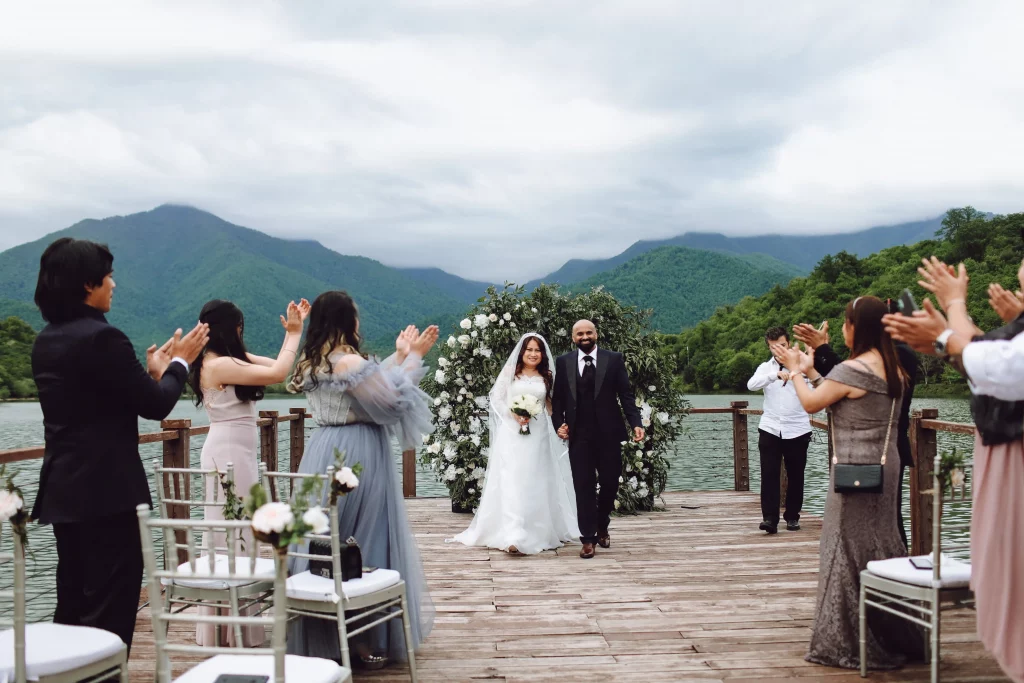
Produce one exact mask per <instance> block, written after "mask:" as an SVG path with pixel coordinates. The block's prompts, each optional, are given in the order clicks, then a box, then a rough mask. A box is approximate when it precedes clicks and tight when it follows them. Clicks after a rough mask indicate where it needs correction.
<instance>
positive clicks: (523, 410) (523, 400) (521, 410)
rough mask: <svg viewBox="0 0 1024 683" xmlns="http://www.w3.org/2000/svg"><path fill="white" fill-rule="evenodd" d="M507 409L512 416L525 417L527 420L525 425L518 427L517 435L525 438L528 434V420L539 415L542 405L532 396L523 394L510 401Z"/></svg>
mask: <svg viewBox="0 0 1024 683" xmlns="http://www.w3.org/2000/svg"><path fill="white" fill-rule="evenodd" d="M509 407H510V408H511V409H512V413H513V414H514V415H517V416H519V417H525V418H526V419H527V420H528V421H527V423H526V424H523V425H519V433H520V434H523V435H524V436H525V435H527V434H529V433H530V423H529V420H532V419H533V418H535V417H537V416H538V415H540V413H541V411H542V410H543V409H544V404H543V403H541V401H540V399H539V398H537V397H536V396H534V395H532V394H523V395H521V396H516V397H515V398H514V399H512V405H511V406H509Z"/></svg>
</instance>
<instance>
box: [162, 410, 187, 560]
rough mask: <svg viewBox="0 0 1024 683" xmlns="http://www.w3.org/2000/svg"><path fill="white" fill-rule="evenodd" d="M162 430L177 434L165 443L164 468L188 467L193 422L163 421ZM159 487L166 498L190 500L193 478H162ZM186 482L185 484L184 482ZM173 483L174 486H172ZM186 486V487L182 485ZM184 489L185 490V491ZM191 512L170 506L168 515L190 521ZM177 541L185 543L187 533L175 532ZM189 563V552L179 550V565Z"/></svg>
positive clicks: (174, 476)
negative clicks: (161, 487)
mask: <svg viewBox="0 0 1024 683" xmlns="http://www.w3.org/2000/svg"><path fill="white" fill-rule="evenodd" d="M160 429H163V430H164V431H167V432H175V433H176V436H175V438H174V439H170V440H168V441H164V442H163V444H164V465H163V466H164V467H183V468H184V467H188V466H189V448H190V440H191V433H190V431H189V430H191V429H192V420H189V419H184V420H163V421H161V422H160ZM162 479H163V481H158V482H157V484H156V485H157V486H163V487H164V498H173V499H175V500H189V499H190V498H191V497H192V496H191V492H192V478H191V477H190V476H189V475H187V474H185V475H171V477H170V478H167V477H162ZM182 480H184V482H183V481H182ZM172 482H173V486H172ZM182 484H184V485H182ZM183 489H184V490H183ZM190 512H191V511H190V510H189V509H188V507H187V506H184V505H169V506H168V507H167V514H168V515H170V517H171V519H188V518H189V515H190ZM174 536H175V540H176V541H177V542H178V543H185V532H184V531H176V532H174ZM184 562H188V551H187V550H186V549H184V548H179V549H178V564H182V563H184Z"/></svg>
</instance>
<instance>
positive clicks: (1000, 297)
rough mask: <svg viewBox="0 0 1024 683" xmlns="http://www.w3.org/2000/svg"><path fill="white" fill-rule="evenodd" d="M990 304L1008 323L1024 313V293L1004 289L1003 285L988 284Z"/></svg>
mask: <svg viewBox="0 0 1024 683" xmlns="http://www.w3.org/2000/svg"><path fill="white" fill-rule="evenodd" d="M988 305H989V306H991V307H992V310H993V311H995V312H996V313H997V314H998V315H999V317H1000V318H1001V319H1002V321H1003V322H1004V323H1008V322H1011V321H1013V320H1016V319H1017V318H1019V317H1020V314H1021V313H1024V294H1021V293H1020V292H1017V293H1016V294H1014V293H1012V292H1009V291H1007V290H1005V289H1003V287H1002V285H999V284H996V283H992V284H991V285H989V286H988Z"/></svg>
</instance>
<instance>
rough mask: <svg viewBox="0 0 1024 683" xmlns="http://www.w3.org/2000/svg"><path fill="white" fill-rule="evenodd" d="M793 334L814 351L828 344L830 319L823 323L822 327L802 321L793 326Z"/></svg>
mask: <svg viewBox="0 0 1024 683" xmlns="http://www.w3.org/2000/svg"><path fill="white" fill-rule="evenodd" d="M793 336H794V337H796V338H797V339H798V340H799V341H801V342H803V343H804V346H806V347H807V348H809V349H810V350H811V351H814V350H815V349H817V348H818V347H819V346H824V345H825V344H828V341H829V336H828V321H827V320H826V321H824V322H823V323H821V327H814V326H813V325H808V324H807V323H800V324H799V325H797V326H796V327H794V328H793Z"/></svg>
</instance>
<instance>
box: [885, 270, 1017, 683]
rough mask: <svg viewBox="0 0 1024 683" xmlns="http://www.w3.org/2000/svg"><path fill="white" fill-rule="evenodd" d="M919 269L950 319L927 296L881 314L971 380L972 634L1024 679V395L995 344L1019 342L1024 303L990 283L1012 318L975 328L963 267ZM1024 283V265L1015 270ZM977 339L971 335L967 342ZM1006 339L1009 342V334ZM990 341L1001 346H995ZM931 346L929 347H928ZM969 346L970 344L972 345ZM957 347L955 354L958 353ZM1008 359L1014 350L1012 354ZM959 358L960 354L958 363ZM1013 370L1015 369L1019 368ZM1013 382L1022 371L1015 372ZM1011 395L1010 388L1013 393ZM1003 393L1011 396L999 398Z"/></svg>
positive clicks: (993, 298) (993, 300)
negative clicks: (906, 310) (1011, 385)
mask: <svg viewBox="0 0 1024 683" xmlns="http://www.w3.org/2000/svg"><path fill="white" fill-rule="evenodd" d="M923 264H924V265H923V267H922V268H920V269H919V272H920V273H921V276H922V281H921V286H923V287H924V288H925V289H927V290H928V291H930V292H932V293H933V294H935V296H936V298H937V299H938V301H939V305H940V306H941V307H942V308H943V310H945V311H946V313H947V314H948V315H949V321H948V323H947V321H946V319H945V318H944V317H943V316H942V315H941V314H940V313H939V312H938V311H936V310H935V307H934V306H933V305H932V303H931V301H930V300H926V301H925V302H924V305H923V308H924V310H923V311H919V312H917V313H915V315H914V316H913V317H912V318H907V317H905V316H887V317H886V325H887V326H888V329H889V330H891V331H892V334H894V335H895V336H896V337H897V338H900V339H903V340H905V341H907V342H909V343H911V344H912V345H913V346H914V348H916V349H917V350H919V351H922V352H926V353H928V352H930V353H932V354H934V355H937V356H939V357H941V358H945V359H947V360H949V361H951V362H953V363H954V364H958V365H959V367H961V368H962V369H963V371H964V372H965V373H966V374H967V376H968V378H969V379H970V380H971V389H972V392H973V393H972V396H971V414H972V416H973V417H974V423H975V425H976V427H977V429H976V436H975V444H974V481H973V484H972V488H973V491H972V496H973V504H972V514H971V565H972V568H971V588H972V589H973V590H974V595H975V603H976V606H977V611H978V618H977V622H978V635H979V636H980V638H981V642H982V643H983V644H984V646H985V649H987V650H988V651H989V652H991V653H992V654H993V655H994V656H995V658H996V661H998V662H999V665H1000V666H1001V667H1002V669H1003V671H1005V672H1006V674H1007V675H1008V676H1009V677H1010V678H1011V679H1012V680H1014V681H1016V682H1017V683H1022V682H1024V616H1022V615H1024V580H1022V577H1024V523H1021V520H1024V424H1022V422H1024V402H1022V401H1020V400H1019V399H1018V398H1017V396H1019V394H1020V386H1021V385H1020V384H1018V385H1017V391H1016V392H1013V391H1008V390H1007V389H1006V383H1007V382H1009V381H1013V379H1014V373H1013V370H1014V368H1018V369H1019V367H1020V362H1019V361H1017V362H1016V363H1014V362H1010V363H1007V364H1006V367H1005V374H1004V376H1003V377H1002V378H1000V379H996V376H998V375H1000V374H1003V372H1002V371H1003V368H1002V367H1001V366H1002V364H1003V362H1004V358H1003V357H1002V356H1000V355H993V356H988V353H989V352H990V351H991V349H993V348H996V349H997V350H999V351H1002V350H1004V349H1007V348H1010V349H1012V348H1013V347H1015V346H1020V344H1021V342H1020V341H1019V339H1020V337H1021V336H1022V333H1024V315H1021V312H1022V311H1024V308H1021V309H1018V308H1017V307H1014V306H1005V305H1003V304H1005V303H1007V302H1005V301H1004V302H1000V301H998V298H999V297H1000V291H1002V288H1001V287H1000V288H998V289H995V288H993V287H990V288H989V296H990V304H991V305H992V307H993V309H995V310H996V311H997V312H999V313H1000V315H1001V316H1003V318H1004V320H1005V319H1006V318H1009V317H1011V316H1012V315H1013V314H1014V313H1017V317H1016V318H1015V319H1012V320H1010V321H1009V322H1008V324H1007V325H1005V326H1004V327H1001V328H999V329H997V330H993V331H991V332H988V333H987V334H980V330H978V329H977V328H976V327H975V325H974V323H973V321H972V320H971V318H970V315H969V314H968V313H967V284H968V277H967V270H966V269H965V268H964V266H963V265H962V264H961V265H960V267H959V268H958V269H956V270H953V269H952V268H950V267H949V266H947V265H946V264H944V263H941V262H940V261H939V260H938V259H936V258H935V257H932V258H931V259H930V260H925V261H924V262H923ZM1018 277H1019V279H1020V281H1021V286H1022V288H1024V264H1022V266H1021V270H1020V271H1019V272H1018ZM971 340H976V341H971ZM1011 340H1012V341H1011ZM968 342H970V343H968ZM994 344H1003V345H1004V346H998V347H993V345H994ZM929 347H930V348H929ZM972 347H973V349H972ZM961 353H962V354H963V356H962V357H961V356H959V355H958V354H961ZM1010 358H1011V361H1012V360H1013V359H1014V358H1015V356H1012V355H1011V356H1010ZM960 361H963V362H962V364H960ZM1018 372H1019V370H1018ZM1016 378H1017V381H1019V380H1020V375H1019V374H1017V375H1016ZM979 382H980V383H981V384H982V386H987V387H989V388H993V389H997V390H998V392H996V393H998V396H996V395H983V394H981V393H978V392H977V390H976V389H977V384H978V383H979ZM1015 394H1016V395H1015ZM1001 397H1005V398H1006V399H1009V400H1004V398H1001Z"/></svg>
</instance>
